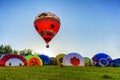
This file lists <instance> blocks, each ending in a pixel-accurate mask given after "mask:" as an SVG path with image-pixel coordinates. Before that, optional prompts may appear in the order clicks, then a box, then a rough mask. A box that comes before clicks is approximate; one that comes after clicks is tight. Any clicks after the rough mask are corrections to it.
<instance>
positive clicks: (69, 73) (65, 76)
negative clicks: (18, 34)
mask: <svg viewBox="0 0 120 80" xmlns="http://www.w3.org/2000/svg"><path fill="white" fill-rule="evenodd" d="M0 80H120V67H116V68H114V67H93V66H91V67H74V66H71V67H70V66H64V67H63V68H62V67H60V66H39V67H37V66H32V67H28V66H22V67H0Z"/></svg>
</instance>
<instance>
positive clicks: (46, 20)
mask: <svg viewBox="0 0 120 80" xmlns="http://www.w3.org/2000/svg"><path fill="white" fill-rule="evenodd" d="M34 27H35V29H36V31H37V32H38V33H39V35H40V36H41V37H42V38H43V39H44V41H45V42H46V44H47V45H46V48H49V45H48V44H49V42H50V41H51V40H52V38H53V37H54V36H55V35H56V34H57V32H58V31H59V28H60V19H59V18H58V17H57V16H56V15H55V14H53V13H50V12H43V13H41V14H39V15H38V16H37V17H36V18H35V21H34Z"/></svg>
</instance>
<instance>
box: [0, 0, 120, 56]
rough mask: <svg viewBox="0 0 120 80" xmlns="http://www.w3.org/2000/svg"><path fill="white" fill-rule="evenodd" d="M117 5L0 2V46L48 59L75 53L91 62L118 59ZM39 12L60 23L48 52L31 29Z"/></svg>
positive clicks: (106, 0) (94, 0)
mask: <svg viewBox="0 0 120 80" xmlns="http://www.w3.org/2000/svg"><path fill="white" fill-rule="evenodd" d="M119 4H120V1H119V0H64V1H62V0H0V44H4V45H6V44H9V45H11V46H12V48H13V49H17V50H22V49H25V48H26V49H28V48H30V49H32V50H33V52H37V53H40V54H41V53H44V54H46V55H49V56H56V55H57V54H59V53H65V54H68V53H70V52H77V53H80V54H81V55H82V56H87V57H89V58H91V57H92V56H94V55H95V54H96V53H99V52H104V53H107V54H109V55H110V56H111V57H112V58H118V57H120V54H119V53H120V35H119V34H120V5H119ZM42 12H52V13H55V14H56V15H57V16H58V17H59V18H60V20H61V28H60V30H59V32H58V34H57V35H56V36H55V37H54V38H53V39H52V41H51V42H50V48H48V49H46V48H45V45H46V44H45V42H44V40H43V39H42V38H41V37H40V36H39V34H38V33H37V32H36V30H35V29H34V25H33V22H34V19H35V17H36V16H37V15H38V14H39V13H42Z"/></svg>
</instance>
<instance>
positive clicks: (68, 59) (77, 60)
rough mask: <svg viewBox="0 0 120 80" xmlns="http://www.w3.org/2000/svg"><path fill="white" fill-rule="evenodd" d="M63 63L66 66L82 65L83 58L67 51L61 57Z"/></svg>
mask: <svg viewBox="0 0 120 80" xmlns="http://www.w3.org/2000/svg"><path fill="white" fill-rule="evenodd" d="M63 65H66V66H84V65H85V63H84V59H83V57H82V56H81V55H80V54H78V53H69V54H68V55H66V56H65V57H64V58H63Z"/></svg>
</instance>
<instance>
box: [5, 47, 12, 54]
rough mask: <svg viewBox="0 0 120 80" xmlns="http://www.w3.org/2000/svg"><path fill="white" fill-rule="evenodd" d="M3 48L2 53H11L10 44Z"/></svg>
mask: <svg viewBox="0 0 120 80" xmlns="http://www.w3.org/2000/svg"><path fill="white" fill-rule="evenodd" d="M3 50H4V54H11V53H12V48H11V46H10V45H5V47H4V48H3Z"/></svg>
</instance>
